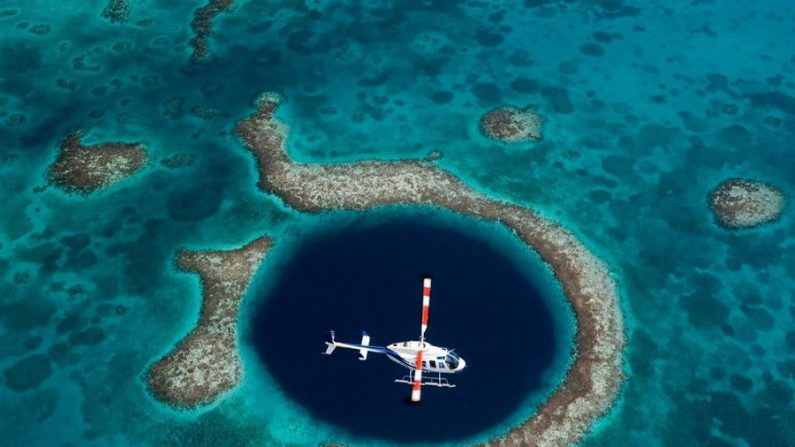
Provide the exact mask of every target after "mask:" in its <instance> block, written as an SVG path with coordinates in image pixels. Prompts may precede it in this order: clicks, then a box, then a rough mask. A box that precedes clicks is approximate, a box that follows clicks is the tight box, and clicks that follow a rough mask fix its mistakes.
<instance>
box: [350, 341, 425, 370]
mask: <svg viewBox="0 0 795 447" xmlns="http://www.w3.org/2000/svg"><path fill="white" fill-rule="evenodd" d="M352 346H356V347H357V348H366V349H370V350H373V351H377V352H380V353H381V354H386V355H388V356H389V357H391V358H393V359H395V360H397V361H398V362H400V364H402V365H403V366H405V367H406V368H409V369H414V367H415V365H412V364H411V363H409V362H407V361H406V360H405V359H404V358H403V357H401V356H400V355H398V354H397V353H396V352H395V351H393V350H391V349H389V348H387V347H386V346H364V345H352Z"/></svg>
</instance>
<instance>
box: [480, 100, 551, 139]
mask: <svg viewBox="0 0 795 447" xmlns="http://www.w3.org/2000/svg"><path fill="white" fill-rule="evenodd" d="M480 132H481V133H482V134H483V135H485V136H487V137H489V138H492V139H495V140H498V141H502V142H504V143H517V142H519V141H539V140H541V138H542V137H541V117H540V116H538V114H537V113H535V112H534V111H533V110H532V109H531V108H529V107H525V108H523V109H520V108H517V107H513V106H500V107H497V108H496V109H492V110H491V111H489V112H487V113H486V114H485V115H483V116H482V117H481V118H480Z"/></svg>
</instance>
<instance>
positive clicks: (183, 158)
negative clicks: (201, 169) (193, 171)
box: [160, 152, 196, 169]
mask: <svg viewBox="0 0 795 447" xmlns="http://www.w3.org/2000/svg"><path fill="white" fill-rule="evenodd" d="M195 160H196V157H194V156H193V155H191V154H186V153H184V152H180V153H177V154H174V155H172V156H170V157H167V158H164V159H162V160H160V164H161V165H162V166H163V167H165V168H168V169H179V168H187V167H188V166H191V165H192V164H193V162H194V161H195Z"/></svg>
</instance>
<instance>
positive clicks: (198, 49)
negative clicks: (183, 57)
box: [190, 0, 234, 62]
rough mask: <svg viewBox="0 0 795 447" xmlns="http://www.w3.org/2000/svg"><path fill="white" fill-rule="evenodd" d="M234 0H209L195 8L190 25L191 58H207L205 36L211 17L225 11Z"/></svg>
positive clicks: (208, 33)
mask: <svg viewBox="0 0 795 447" xmlns="http://www.w3.org/2000/svg"><path fill="white" fill-rule="evenodd" d="M232 3H234V0H209V2H208V3H207V4H206V5H204V6H202V7H201V8H199V9H197V10H196V15H194V16H193V21H192V22H190V27H191V28H192V29H193V33H194V34H195V36H194V37H193V39H191V40H190V45H191V46H192V47H193V60H194V61H199V62H201V61H206V60H207V59H208V58H209V53H208V52H207V38H208V37H209V36H210V33H211V32H212V27H213V19H214V18H215V16H217V15H218V14H220V13H222V12H224V11H226V10H227V9H229V8H230V7H231V6H232Z"/></svg>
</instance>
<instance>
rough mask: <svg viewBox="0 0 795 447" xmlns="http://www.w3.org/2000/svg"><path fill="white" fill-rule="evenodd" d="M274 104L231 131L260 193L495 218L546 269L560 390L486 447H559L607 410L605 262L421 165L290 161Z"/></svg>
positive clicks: (301, 202)
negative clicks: (572, 341)
mask: <svg viewBox="0 0 795 447" xmlns="http://www.w3.org/2000/svg"><path fill="white" fill-rule="evenodd" d="M280 102H281V99H280V98H279V97H278V96H277V95H274V94H264V95H262V96H261V97H260V98H259V99H258V103H257V111H256V112H255V113H254V114H253V115H252V116H250V117H249V118H247V119H244V120H242V121H241V122H239V123H238V125H237V127H236V131H237V134H238V135H239V136H240V138H241V139H242V140H243V142H244V143H245V145H246V146H247V148H248V149H249V150H250V151H251V152H252V154H254V156H255V159H256V162H257V167H258V170H259V174H260V180H259V186H260V188H262V189H263V190H265V191H267V192H269V193H273V194H276V195H278V196H279V197H281V198H282V200H284V202H285V203H287V204H288V205H290V206H292V207H294V208H296V209H298V210H301V211H306V212H320V211H326V210H333V209H348V210H366V209H369V208H372V207H376V206H380V205H386V204H408V205H430V206H438V207H443V208H447V209H450V210H454V211H457V212H460V213H462V214H466V215H470V216H474V217H477V218H481V219H486V220H494V221H499V222H501V223H502V224H504V225H505V226H507V227H508V228H510V229H511V230H513V231H514V232H515V234H517V236H518V237H519V238H520V239H521V240H522V241H524V242H525V243H526V244H527V245H528V246H530V247H531V248H533V249H534V250H536V251H537V252H538V253H539V255H540V256H541V258H542V259H543V260H544V261H545V262H547V263H548V264H549V266H550V267H551V268H552V270H553V271H554V273H555V275H556V277H557V279H558V280H559V281H560V283H561V285H562V286H563V290H564V292H565V294H566V297H567V298H568V300H569V303H570V304H571V307H572V309H573V310H574V313H575V317H576V322H577V335H576V348H577V349H576V353H575V358H574V361H573V363H572V365H571V368H570V369H569V371H568V372H567V375H566V377H565V379H564V381H563V382H562V384H561V385H560V386H559V387H558V389H557V390H556V391H555V392H554V393H553V394H552V395H551V396H550V397H549V399H548V400H547V401H546V402H545V403H544V404H542V405H541V406H540V407H539V408H538V411H537V413H536V414H535V415H533V416H532V417H530V418H529V419H528V420H527V421H526V422H525V423H524V424H522V425H520V426H518V427H516V428H515V429H514V430H512V431H511V432H509V433H508V434H506V435H504V436H502V437H500V438H498V439H495V440H493V441H492V443H494V444H499V445H523V446H525V445H539V446H567V445H571V444H573V443H576V442H578V441H579V440H581V439H582V437H583V436H584V435H585V433H586V432H587V430H588V429H589V427H590V426H591V424H592V423H593V421H594V420H595V419H596V418H598V417H599V416H601V415H603V414H605V413H606V412H607V411H608V410H609V409H610V407H611V405H612V403H613V401H614V400H615V398H616V396H617V394H618V391H619V389H620V386H621V383H622V380H623V377H624V373H623V371H622V368H621V358H622V350H623V346H624V343H625V335H624V323H623V316H622V313H621V309H620V306H619V300H618V294H617V291H616V285H615V283H614V281H613V280H612V278H611V277H610V274H609V271H608V270H607V268H606V266H605V265H604V264H603V263H602V262H601V261H600V260H599V259H597V258H596V257H595V256H594V255H593V254H591V253H590V252H589V251H588V249H587V248H586V247H585V246H584V245H583V244H582V243H581V242H579V241H578V240H577V238H576V237H575V236H574V235H573V234H571V233H570V232H569V231H567V230H565V229H564V228H562V227H561V226H559V225H557V224H555V223H553V222H550V221H547V220H545V219H543V218H542V217H540V216H539V215H537V214H536V213H534V212H533V211H532V210H529V209H527V208H522V207H519V206H516V205H512V204H508V203H504V202H500V201H497V200H492V199H489V198H487V197H484V196H483V195H481V194H480V193H478V192H476V191H474V190H473V189H471V188H470V187H468V186H467V185H465V184H464V183H463V182H461V181H460V180H459V179H458V178H457V177H455V176H454V175H452V174H450V173H448V172H446V171H443V170H441V169H438V168H436V167H435V166H433V165H432V164H431V163H429V162H423V161H416V160H406V161H396V162H381V161H363V162H358V163H352V164H333V165H321V164H303V163H295V162H293V161H292V160H291V159H290V158H289V156H288V155H287V152H286V149H285V138H286V135H287V127H286V126H285V125H284V124H283V123H281V122H280V121H278V120H277V119H275V117H274V115H273V112H274V110H275V109H276V107H277V106H278V105H279V103H280Z"/></svg>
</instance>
